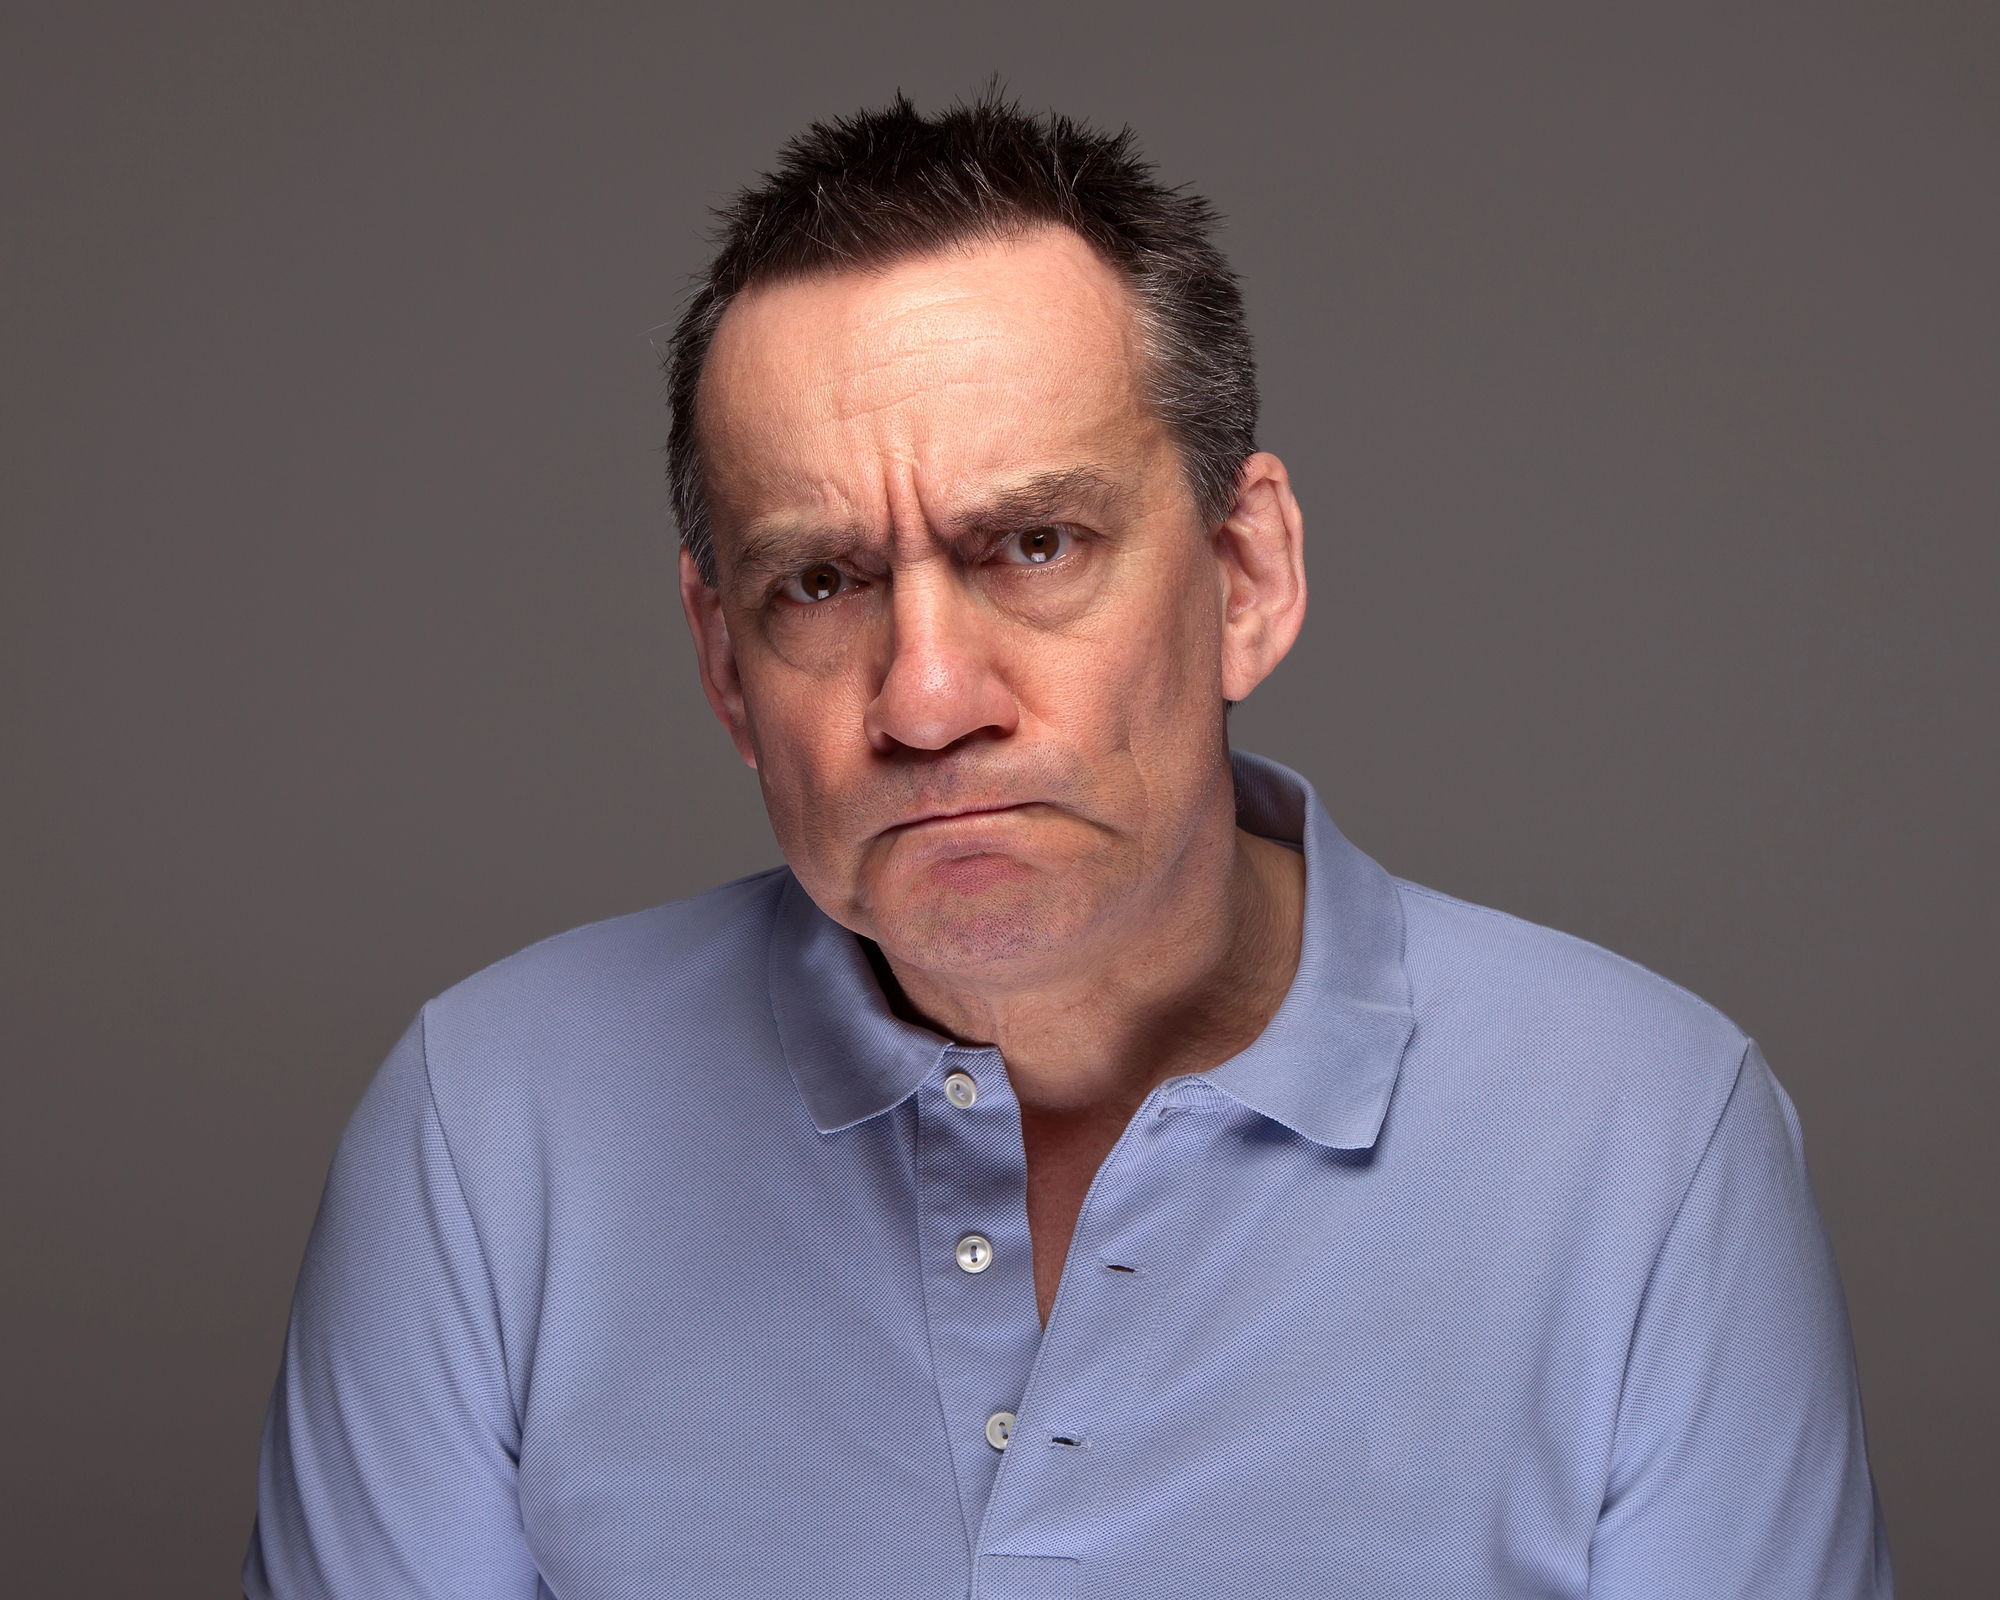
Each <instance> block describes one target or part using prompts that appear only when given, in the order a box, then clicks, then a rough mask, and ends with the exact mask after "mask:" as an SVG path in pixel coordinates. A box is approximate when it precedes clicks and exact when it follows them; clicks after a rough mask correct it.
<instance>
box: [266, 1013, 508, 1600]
mask: <svg viewBox="0 0 2000 1600" xmlns="http://www.w3.org/2000/svg"><path fill="white" fill-rule="evenodd" d="M518 1451H519V1427H518V1419H517V1418H516V1417H515V1415H514V1409H513V1404H512V1401H511V1398H510V1392H509V1387H508V1384H507V1375H506V1361H505V1351H504V1350H503V1348H502V1343H501V1338H500V1331H499V1319H498V1316H497V1314H496V1308H495V1301H494V1290H493V1284H492V1281H491V1278H490V1276H489V1274H488V1271H487V1267H486V1262H485V1259H484V1256H483V1254H482V1251H481V1248H480V1243H479V1240H478V1237H477V1234H476V1232H475V1229H474V1225H473V1219H472V1216H471V1213H470V1212H469V1211H468V1209H467V1207H466V1203H465V1198H464V1195H463V1193H462V1192H461V1190H460V1188H459V1184H458V1178H457V1174H456V1172H455V1171H454V1170H453V1167H452V1160H451V1152H450V1150H449V1148H448V1147H447V1145H446V1141H445V1132H444V1129H443V1127H442V1125H441V1124H440V1122H439V1119H438V1114H437V1109H436V1106H435V1104H434V1102H433V1100H432V1096H431V1092H430V1082H429V1076H428V1072H427V1069H426V1065H425V1060H424V1049H423V1022H422V1019H421V1018H420V1019H419V1020H418V1022H417V1023H416V1024H415V1025H414V1026H412V1027H411V1029H410V1031H409V1032H408V1033H407V1034H405V1035H404V1036H403V1039H402V1040H401V1042H400V1043H398V1044H397V1046H396V1048H395V1049H394V1050H393V1051H392V1052H391V1053H390V1056H389V1059H388V1060H387V1062H386V1063H384V1065H383V1067H382V1070H381V1072H380V1073H379V1074H377V1076H376V1078H375V1081H374V1082H373V1084H371V1085H370V1087H369V1089H368V1092H367V1094H366V1095H365V1096H363V1098H362V1101H361V1104H360V1106H359V1108H358V1109H357V1110H356V1111H355V1114H354V1117H353V1119H352V1120H351V1121H350V1123H349V1124H348V1127H347V1131H346V1133H345V1135H344V1136H343V1137H342V1139H341V1142H340V1148H339V1151H338V1153H337V1154H336V1156H335V1157H334V1162H333V1169H332V1172H331V1174H330V1175H329V1177H328V1179H327V1187H326V1195H325V1198H324V1199H323V1200H322V1202H321V1205H320V1212H319V1217H318V1220H317V1221H316V1222H315V1224H314V1226H313V1232H312V1238H311V1242H310V1243H309V1244H308V1245H307V1247H306V1259H305V1264H304V1266H303V1268H302V1269H301V1271H300V1274H299V1284H298V1291H297V1293H296V1295H295V1297H294V1299H293V1304H292V1318H291V1325H290V1328H289V1331H288V1333H287V1336H286V1340H285V1354H284V1363H283V1367H282V1369H281V1371H280V1373H279V1377H278V1384H277V1389H276V1392H275V1393H274V1394H273V1396H272V1400H271V1408H270V1413H269V1416H268V1418H267V1420H266V1423H265V1430H264V1443H263V1451H262V1455H261V1458H260V1461H259V1466H258V1510H257V1526H256V1530H255V1532H254V1533H253V1535H252V1537H251V1544H250V1552H249V1556H248V1558H247V1559H246V1561H245V1563H244V1573H243V1579H244V1589H245V1592H246V1593H247V1594H248V1595H250V1596H253V1597H257V1600H262V1597H264V1596H274V1597H285V1600H291V1597H300V1600H304V1597H309V1596H310V1597H318V1596H343V1597H348V1596H358V1595H396V1596H399V1597H401V1596H409V1597H418V1596H422V1597H427V1600H428V1597H440V1600H441V1597H445V1596H453V1597H461V1596H462V1597H465V1600H473V1597H478V1600H505V1597H508V1596H519V1597H522V1600H532V1597H533V1596H535V1595H536V1593H537V1591H538V1589H539V1587H540V1583H539V1578H538V1575H537V1573H536V1569H535V1564H534V1561H533V1560H532V1558H531V1557H530V1555H529V1553H528V1549H527V1544H526V1541H525V1539H524V1537H523V1533H522V1528H521V1516H520V1508H519V1499H518V1495H517V1492H516V1485H515V1464H516V1458H517V1455H518Z"/></svg>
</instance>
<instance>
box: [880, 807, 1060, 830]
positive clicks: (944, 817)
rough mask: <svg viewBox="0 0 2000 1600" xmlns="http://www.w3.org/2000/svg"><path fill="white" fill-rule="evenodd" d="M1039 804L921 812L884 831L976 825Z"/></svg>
mask: <svg viewBox="0 0 2000 1600" xmlns="http://www.w3.org/2000/svg"><path fill="white" fill-rule="evenodd" d="M1038 803H1039V802H1037V801H1033V800H1014V801H1006V802H1002V803H998V804H993V805H979V806H959V807H957V808H955V809H953V810H949V811H925V812H920V813H919V814H918V815H916V816H913V817H904V818H903V819H902V820H900V821H898V822H892V823H890V824H889V826H888V827H886V828H884V829H883V830H882V831H883V832H884V833H902V832H908V831H910V830H912V829H916V828H924V827H929V826H932V825H936V824H942V823H948V822H959V823H976V822H978V821H980V820H981V819H982V818H985V817H1004V816H1009V815H1011V814H1013V813H1015V812H1018V811H1025V810H1027V809H1028V808H1029V807H1030V806H1033V805H1036V804H1038Z"/></svg>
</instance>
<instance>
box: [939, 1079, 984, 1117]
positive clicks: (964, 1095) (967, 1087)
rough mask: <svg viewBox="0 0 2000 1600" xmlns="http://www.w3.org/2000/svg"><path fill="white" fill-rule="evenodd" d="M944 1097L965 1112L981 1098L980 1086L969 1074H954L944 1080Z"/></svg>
mask: <svg viewBox="0 0 2000 1600" xmlns="http://www.w3.org/2000/svg"><path fill="white" fill-rule="evenodd" d="M944 1097H945V1099H947V1100H949V1101H950V1102H951V1103H952V1104H953V1105H955V1106H957V1107H958V1109H959V1110H961V1111H963V1110H965V1109H966V1107H968V1106H969V1105H971V1104H972V1102H973V1101H975V1100H977V1099H978V1098H979V1085H978V1083H977V1082H975V1081H974V1079H973V1076H972V1074H971V1073H969V1072H954V1073H953V1074H952V1075H951V1076H950V1077H948V1078H946V1079H945V1080H944Z"/></svg>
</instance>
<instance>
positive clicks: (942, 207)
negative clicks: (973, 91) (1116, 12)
mask: <svg viewBox="0 0 2000 1600" xmlns="http://www.w3.org/2000/svg"><path fill="white" fill-rule="evenodd" d="M717 216H718V219H719V221H720V224H721V226H720V229H719V230H718V235H717V239H716V245H717V248H716V253H715V257H714V259H713V260H712V261H711V262H710V263H709V265H708V270H707V272H705V273H704V274H703V275H702V277H701V279H700V281H699V283H698V284H697V286H696V288H695V291H694V294H693V295H692V296H691V298H690V299H689V302H688V306H687V309H686V310H685V311H684V312H683V313H682V315H681V319H680V321H679V323H678V324H677V325H676V326H675V328H674V334H673V339H672V341H671V343H670V344H669V346H668V349H667V355H666V368H667V396H668V403H669V405H670V406H671V408H672V413H673V418H672V423H671V426H670V430H669V432H668V435H667V478H668V484H669V487H670V488H671V490H672V494H673V503H674V515H675V518H676V519H677V520H678V522H679V523H680V532H681V544H682V546H683V547H684V548H685V549H686V550H687V551H688V552H689V553H690V554H691V555H692V556H693V557H694V559H695V563H696V565H697V566H698V567H699V569H700V571H701V575H702V578H703V580H704V581H705V582H707V583H710V584H713V583H714V582H715V577H716V573H715V544H714V534H713V531H712V529H711V527H710V525H709V516H708V504H707V499H706V495H705V492H704V484H703V474H702V461H701V442H700V438H699V434H698V428H697V420H696V416H695V403H696V400H697V398H698V395H699V391H700V388H701V374H702V367H703V364H704V363H705V362H706V360H707V358H708V349H709V345H710V342H711V341H712V340H713V339H714V337H715V330H716V328H717V326H718V325H719V324H720V323H721V321H722V315H723V313H724V312H725V311H727V310H728V309H729V305H730V302H731V301H732V300H734V299H735V298H736V296H737V295H739V294H741V293H742V292H743V291H744V290H746V289H748V288H750V287H752V286H753V285H756V284H761V283H772V282H781V281H784V280H786V279H796V278H803V277H811V276H814V275H817V274H819V273H823V272H834V271H841V270H846V269H862V270H866V269H869V268H876V267H882V266H886V265H889V264H890V263H892V262H895V261H899V260H903V259H906V258H908V257H911V256H919V255H928V254H931V253H933V252H936V251H939V250H944V249H948V248H950V247H951V246H953V245H959V244H964V243H966V242H968V241H973V240H984V239H1001V238H1006V237H1009V236H1012V235H1014V234H1017V233H1019V232H1021V231H1023V230H1024V229H1032V228H1035V227H1040V226H1049V225H1054V226H1058V227H1064V228H1068V229H1070V230H1071V231H1073V232H1074V233H1076V234H1078V235H1080V236H1081V237H1082V238H1083V239H1084V241H1085V242H1086V243H1088V244H1089V245H1090V246H1091V247H1092V248H1093V249H1094V250H1095V251H1096V252H1097V253H1098V255H1099V256H1100V257H1102V258H1103V259H1104V261H1105V262H1106V263H1107V264H1108V265H1110V266H1111V267H1112V268H1113V269H1114V270H1115V271H1116V272H1117V273H1118V275H1119V276H1120V278H1122V279H1123V281H1124V283H1125V286H1126V288H1127V289H1128V290H1129V291H1130V292H1131V295H1132V302H1133V308H1134V311H1135V313H1136V315H1137V317H1138V320H1139V323H1140V326H1141V330H1142V332H1143V334H1144V336H1145V339H1146V342H1147V344H1148V345H1149V346H1150V349H1149V355H1150V358H1151V359H1150V362H1149V367H1150V370H1149V371H1148V372H1147V374H1146V377H1145V384H1146V394H1147V399H1148V401H1149V402H1150V404H1151V405H1152V406H1153V408H1154V411H1155V413H1156V414H1157V415H1158V416H1159V418H1160V419H1161V421H1162V422H1163V423H1164V424H1165V425H1166V428H1167V430H1168V433H1169V435H1170V436H1171V437H1172V439H1173V441H1174V443H1175V445H1176V446H1177V447H1178V448H1179V450H1180V455H1181V463H1182V469H1183V471H1184V472H1185V473H1186V476H1187V482H1188V487H1189V488H1190V490H1191V491H1192V492H1193V495H1194V499H1195V503H1196V506H1197V508H1198V509H1199V511H1200V514H1201V515H1202V517H1203V518H1204V519H1205V520H1206V521H1208V522H1209V523H1210V524H1211V525H1213V524H1216V523H1219V522H1221V520H1222V519H1223V518H1224V517H1226V516H1227V515H1228V514H1229V508H1230V506H1231V505H1232V504H1234V502H1235V496H1236V479H1237V475H1238V473H1239V472H1240V471H1241V470H1242V466H1243V463H1244V461H1245V460H1246V459H1247V458H1248V457H1249V456H1250V454H1251V453H1252V452H1253V451H1254V450H1255V449H1256V444H1255V442H1254V441H1255V437H1256V430H1257V369H1256V363H1255V361H1254V360H1253V359H1252V356H1251V349H1250V332H1249V329H1248V328H1247V327H1246V326H1245V324H1244V320H1243V294H1242V291H1241V290H1240V289H1239V288H1238V287H1237V282H1236V275H1235V273H1233V272H1232V271H1231V270H1230V268H1229V263H1228V261H1227V260H1226V259H1224V257H1223V254H1222V252H1221V251H1220V250H1219V249H1217V248H1216V246H1215V243H1214V241H1213V238H1212V235H1213V234H1214V232H1215V229H1216V226H1217V224H1218V222H1219V220H1220V219H1219V218H1218V217H1217V215H1216V212H1215V209H1214V207H1212V206H1211V205H1210V204H1209V203H1208V202H1207V201H1206V200H1204V199H1202V198H1201V197H1200V196H1198V195H1192V194H1188V193H1185V192H1184V191H1181V190H1178V189H1169V188H1167V187H1166V186H1165V185H1163V184H1162V183H1161V182H1160V181H1159V180H1158V178H1156V177H1155V176H1154V169H1153V166H1152V164H1151V163H1150V162H1148V161H1146V160H1145V159H1143V158H1142V157H1141V156H1140V155H1139V153H1138V149H1137V142H1136V139H1135V137H1134V135H1133V132H1132V130H1131V129H1130V128H1125V129H1123V130H1121V131H1120V132H1118V133H1115V134H1111V133H1102V132H1098V131H1096V130H1094V129H1092V128H1089V127H1087V126H1085V125H1083V124H1081V123H1078V122H1074V121H1072V120H1071V119H1070V118H1068V117H1061V116H1055V115H1049V116H1034V115H1030V114H1029V113H1027V112H1024V111H1023V110H1022V109H1021V108H1020V106H1019V105H1018V104H1017V103H1015V102H1013V101H1010V100H1008V99H1006V98H1004V97H1003V96H1002V94H1001V93H1000V91H999V89H998V87H997V86H994V87H990V88H988V89H987V90H986V91H985V92H984V93H983V94H981V95H980V96H979V97H978V98H977V99H975V100H974V101H972V102H971V103H970V104H966V103H960V104H957V105H954V106H952V107H951V108H950V109H949V110H947V111H944V112H941V113H939V114H938V115H936V116H930V117H926V116H922V115H919V114H918V112H917V110H916V108H915V107H914V106H912V105H911V104H910V102H909V100H908V99H907V98H906V97H905V96H903V95H900V94H899V95H898V96H897V97H896V99H895V101H894V102H893V103H892V104H890V105H888V106H886V107H884V108H883V109H881V110H879V111H864V112H861V113H859V114H857V115H855V116H852V117H843V118H839V119H837V120H835V121H832V122H816V123H814V124H813V125H812V126H811V127H810V128H808V129H807V130H806V131H805V132H804V133H802V134H800V135H799V136H798V137H797V138H795V139H793V140H792V141H791V142H790V143H788V144H787V145H786V146H785V147H784V149H783V150H782V151H780V152H779V158H778V165H777V170H776V171H775V172H770V173H766V174H765V175H764V177H763V179H762V180H761V181H760V182H758V183H756V184H754V185H752V186H751V187H749V188H747V189H744V190H743V191H742V192H741V193H739V194H738V195H737V196H736V197H735V199H734V200H732V201H731V202H730V203H729V204H728V205H727V206H725V207H724V208H723V209H722V210H721V211H720V212H718V213H717Z"/></svg>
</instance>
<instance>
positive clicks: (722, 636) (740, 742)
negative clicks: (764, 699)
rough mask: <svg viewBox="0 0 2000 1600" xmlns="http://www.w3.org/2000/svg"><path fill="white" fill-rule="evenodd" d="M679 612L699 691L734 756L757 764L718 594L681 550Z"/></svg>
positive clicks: (753, 764) (685, 552)
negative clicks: (691, 650) (690, 640)
mask: <svg viewBox="0 0 2000 1600" xmlns="http://www.w3.org/2000/svg"><path fill="white" fill-rule="evenodd" d="M681 609H682V610H683V611H685V612H686V613H687V623H688V632H689V633H691V634H693V635H694V653H695V660H696V661H697V662H699V663H700V666H701V689H702V693H703V694H705V695H707V696H708V704H709V709H710V710H712V711H713V712H714V713H715V716H716V720H717V721H718V722H720V723H721V724H722V726H723V728H724V730H725V731H726V732H727V733H728V735H729V737H730V740H731V742H732V743H734V744H735V746H736V753H737V754H738V755H740V756H741V757H742V758H743V759H744V760H745V761H746V762H747V763H749V764H750V765H751V766H753V767H754V766H756V765H757V751H756V748H755V746H753V745H752V744H751V742H750V716H749V713H748V711H747V710H746V709H745V708H744V703H743V681H742V679H741V678H739V677H738V676H737V673H736V646H735V645H734V644H733V643H732V642H731V640H730V637H729V624H728V622H727V621H725V620H724V618H723V615H722V595H721V593H720V591H718V590H717V589H715V588H714V587H712V586H711V585H709V584H706V583H704V582H702V578H701V569H700V568H699V567H697V566H696V565H695V564H694V557H693V556H691V555H689V554H688V553H687V551H686V550H685V549H683V550H682V551H681Z"/></svg>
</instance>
